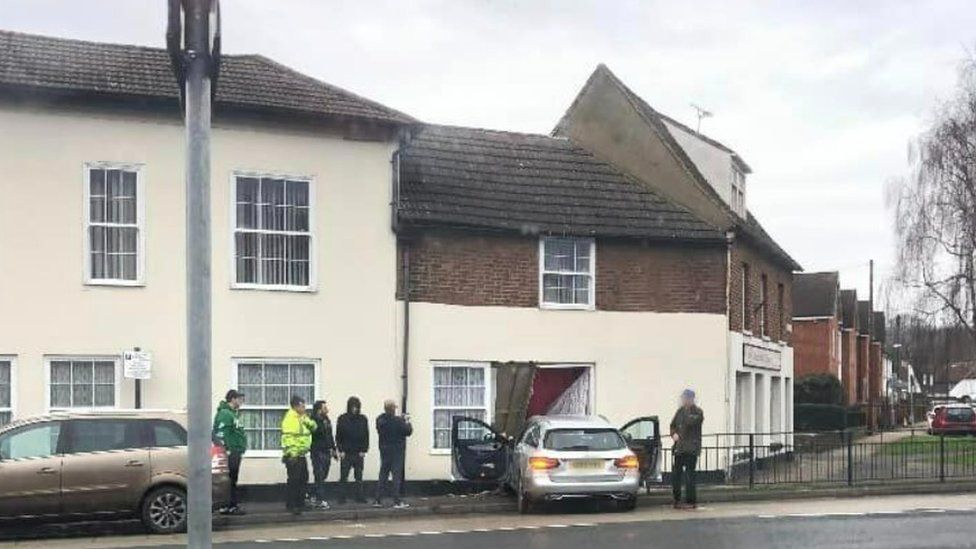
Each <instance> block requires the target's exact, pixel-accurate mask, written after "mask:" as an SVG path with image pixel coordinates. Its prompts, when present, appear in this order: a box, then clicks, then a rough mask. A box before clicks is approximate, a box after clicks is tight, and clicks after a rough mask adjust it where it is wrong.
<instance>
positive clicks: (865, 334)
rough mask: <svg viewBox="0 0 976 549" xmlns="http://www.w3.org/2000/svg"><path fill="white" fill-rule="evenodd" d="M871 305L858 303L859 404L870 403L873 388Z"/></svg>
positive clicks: (862, 301)
mask: <svg viewBox="0 0 976 549" xmlns="http://www.w3.org/2000/svg"><path fill="white" fill-rule="evenodd" d="M870 315H871V303H870V302H869V301H864V300H860V301H858V302H857V403H865V402H868V401H870V398H871V397H870V395H871V392H870V388H871V382H870V379H871V323H870V320H869V317H870Z"/></svg>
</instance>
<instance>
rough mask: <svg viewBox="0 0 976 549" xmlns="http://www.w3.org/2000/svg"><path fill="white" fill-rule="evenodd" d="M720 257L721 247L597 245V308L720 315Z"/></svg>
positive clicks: (722, 279)
mask: <svg viewBox="0 0 976 549" xmlns="http://www.w3.org/2000/svg"><path fill="white" fill-rule="evenodd" d="M725 257H726V252H725V247H724V246H721V247H711V248H702V247H692V246H675V245H660V244H659V245H653V244H645V245H642V244H639V243H633V242H619V241H617V242H609V241H600V242H597V250H596V268H597V277H596V288H597V289H596V304H597V308H598V309H601V310H608V311H660V312H691V313H715V314H724V313H725Z"/></svg>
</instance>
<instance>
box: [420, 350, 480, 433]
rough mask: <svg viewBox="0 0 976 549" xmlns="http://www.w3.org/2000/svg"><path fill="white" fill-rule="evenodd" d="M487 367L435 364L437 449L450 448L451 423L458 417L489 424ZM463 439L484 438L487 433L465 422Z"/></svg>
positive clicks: (464, 364)
mask: <svg viewBox="0 0 976 549" xmlns="http://www.w3.org/2000/svg"><path fill="white" fill-rule="evenodd" d="M486 372H487V367H486V366H485V365H477V364H466V363H435V365H434V421H433V424H434V448H435V449H446V448H450V447H451V422H452V420H453V418H454V417H456V416H466V417H472V418H475V419H479V420H481V421H485V422H487V421H488V419H489V418H488V385H487V383H486ZM462 426H464V427H466V429H465V430H464V431H463V432H461V433H459V436H460V437H461V438H462V439H471V438H478V437H481V436H483V433H484V430H483V429H480V428H477V427H475V426H474V425H473V424H470V423H467V424H464V423H462Z"/></svg>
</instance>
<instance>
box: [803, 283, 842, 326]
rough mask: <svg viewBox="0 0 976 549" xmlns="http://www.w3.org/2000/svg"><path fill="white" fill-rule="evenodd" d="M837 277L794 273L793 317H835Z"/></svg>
mask: <svg viewBox="0 0 976 549" xmlns="http://www.w3.org/2000/svg"><path fill="white" fill-rule="evenodd" d="M839 278H840V277H839V275H838V274H837V272H830V273H795V274H794V275H793V317H794V318H804V317H833V316H837V309H838V301H839V298H840V296H839V295H838V293H839V291H840V287H839V286H838V284H839Z"/></svg>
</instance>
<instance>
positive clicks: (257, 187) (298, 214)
mask: <svg viewBox="0 0 976 549" xmlns="http://www.w3.org/2000/svg"><path fill="white" fill-rule="evenodd" d="M235 181H236V185H235V187H236V189H235V195H236V221H235V227H234V258H235V263H236V274H235V276H236V281H237V284H238V285H245V286H271V287H283V288H307V287H309V286H310V285H311V280H312V272H311V269H312V262H311V252H312V250H311V248H312V236H311V231H310V226H311V208H310V205H309V182H308V181H303V180H292V179H281V178H274V177H243V176H238V177H236V178H235Z"/></svg>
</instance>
